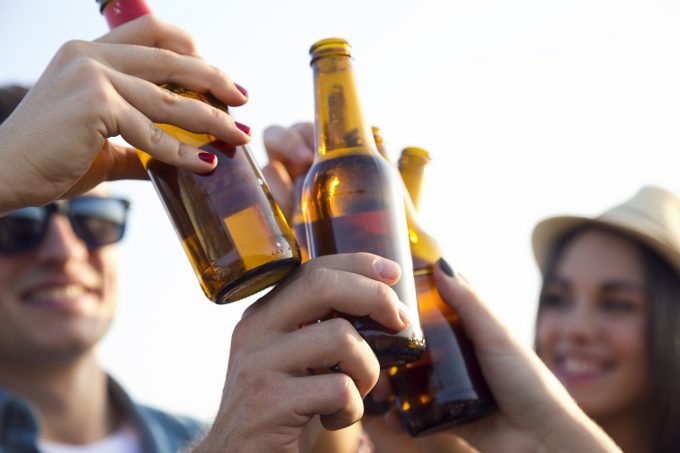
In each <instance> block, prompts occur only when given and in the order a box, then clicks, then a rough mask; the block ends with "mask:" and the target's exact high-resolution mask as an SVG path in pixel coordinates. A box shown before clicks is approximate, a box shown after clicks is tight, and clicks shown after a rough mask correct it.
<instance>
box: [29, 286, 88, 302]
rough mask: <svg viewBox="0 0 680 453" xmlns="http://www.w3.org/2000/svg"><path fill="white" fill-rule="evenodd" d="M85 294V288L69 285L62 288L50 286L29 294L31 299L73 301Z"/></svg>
mask: <svg viewBox="0 0 680 453" xmlns="http://www.w3.org/2000/svg"><path fill="white" fill-rule="evenodd" d="M83 294H85V288H83V287H82V286H80V285H76V284H71V285H64V286H52V287H50V288H45V289H41V290H38V291H35V292H33V293H32V294H31V299H38V300H41V299H75V298H76V297H80V296H82V295H83Z"/></svg>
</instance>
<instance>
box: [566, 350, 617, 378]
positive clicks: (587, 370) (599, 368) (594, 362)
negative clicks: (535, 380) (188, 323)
mask: <svg viewBox="0 0 680 453" xmlns="http://www.w3.org/2000/svg"><path fill="white" fill-rule="evenodd" d="M613 368H614V364H613V363H611V362H609V361H605V360H599V359H593V358H584V357H571V356H569V357H561V358H558V359H557V361H556V366H555V371H556V374H557V375H558V376H559V377H560V380H562V381H565V382H568V383H577V382H582V381H587V380H590V379H596V378H599V377H602V376H604V375H606V374H607V373H609V372H610V371H611V370H612V369H613Z"/></svg>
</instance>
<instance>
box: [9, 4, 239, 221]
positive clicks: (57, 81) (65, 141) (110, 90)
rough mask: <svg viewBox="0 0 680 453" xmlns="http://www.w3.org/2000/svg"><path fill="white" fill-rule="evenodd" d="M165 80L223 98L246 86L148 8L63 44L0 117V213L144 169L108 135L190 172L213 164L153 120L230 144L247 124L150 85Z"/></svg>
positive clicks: (230, 99)
mask: <svg viewBox="0 0 680 453" xmlns="http://www.w3.org/2000/svg"><path fill="white" fill-rule="evenodd" d="M166 82H167V83H176V84H178V85H180V86H182V87H184V88H187V89H190V90H194V91H197V92H210V93H211V94H213V95H214V96H215V97H216V98H218V99H219V100H221V101H222V102H224V103H225V104H227V105H241V104H243V103H245V102H246V100H247V96H246V94H245V90H243V89H242V88H240V87H238V86H237V85H236V84H234V83H233V82H232V81H231V80H230V79H229V78H228V77H227V76H226V75H225V74H224V73H222V72H221V71H219V70H217V69H216V68H215V67H213V66H211V65H209V64H208V63H206V62H205V61H203V60H202V59H201V58H200V57H198V54H197V50H196V46H195V44H194V42H193V39H192V38H191V37H190V36H189V35H188V34H187V33H185V32H184V31H182V30H180V29H178V28H176V27H174V26H172V25H169V24H166V23H164V22H161V21H160V20H158V19H156V18H155V17H154V16H144V17H141V18H139V19H137V20H134V21H132V22H129V23H127V24H124V25H122V26H120V27H118V28H116V29H115V30H113V31H111V32H110V33H108V34H107V35H105V36H103V37H102V38H100V39H98V40H96V41H93V42H86V41H71V42H68V43H66V44H64V45H63V46H62V47H61V49H60V50H59V51H58V52H57V54H56V55H55V56H54V58H53V59H52V61H51V62H50V64H49V65H48V67H47V68H46V69H45V71H44V72H43V74H42V75H41V77H40V79H39V80H38V81H37V82H36V84H35V86H33V88H32V89H31V90H30V91H29V92H28V94H27V95H26V98H25V99H24V100H23V101H22V102H21V104H20V105H19V106H18V107H17V109H16V110H15V112H14V113H13V114H12V115H11V116H10V117H9V118H8V119H7V120H6V121H5V122H4V123H3V124H2V125H1V126H0V158H2V161H3V165H2V166H1V167H0V213H2V212H7V211H10V210H12V209H16V208H19V207H23V206H33V205H42V204H45V203H48V202H50V201H52V200H54V199H56V198H59V197H62V196H65V195H74V194H78V193H82V192H85V191H87V190H88V189H90V188H92V187H94V186H96V185H97V184H98V183H100V182H102V181H106V180H114V179H124V178H136V179H144V178H146V176H145V172H144V170H143V168H142V166H141V164H140V162H139V159H138V158H137V156H136V153H135V152H134V150H132V149H130V148H127V147H123V146H120V145H117V144H114V143H111V142H109V141H107V138H109V137H114V136H117V135H121V136H122V137H123V138H124V139H125V141H127V142H128V143H129V144H131V145H132V146H134V147H136V148H139V149H142V150H144V151H146V152H148V153H149V154H150V155H152V156H153V157H154V158H156V159H158V160H161V161H163V162H166V163H168V164H171V165H176V166H178V167H181V168H185V169H187V170H190V171H193V172H197V173H205V172H208V171H210V170H212V169H213V168H214V167H215V165H216V163H215V162H214V161H213V162H210V161H204V160H202V159H201V158H200V156H199V153H200V152H201V151H200V150H199V149H197V148H194V147H192V146H189V145H186V144H184V143H182V142H180V141H178V140H176V139H175V138H173V137H171V136H170V135H168V134H167V133H166V132H164V131H163V130H161V129H160V128H159V127H157V126H156V125H155V124H154V123H168V124H172V125H175V126H178V127H181V128H183V129H186V130H189V131H192V132H197V133H208V134H212V135H214V136H216V137H217V138H218V139H220V140H222V141H225V142H227V143H231V144H234V145H238V144H244V143H246V142H248V141H249V139H250V137H249V135H248V133H247V131H248V129H247V127H244V126H243V125H239V124H238V123H235V122H234V121H233V120H232V118H231V117H230V116H229V115H228V114H226V113H224V112H223V111H221V110H219V109H216V108H214V107H212V106H210V105H208V104H205V103H203V102H200V101H197V100H193V99H188V98H185V97H182V96H179V95H177V94H174V93H172V92H170V91H168V90H165V89H163V88H160V87H159V86H158V85H159V84H162V83H166ZM204 157H209V156H204Z"/></svg>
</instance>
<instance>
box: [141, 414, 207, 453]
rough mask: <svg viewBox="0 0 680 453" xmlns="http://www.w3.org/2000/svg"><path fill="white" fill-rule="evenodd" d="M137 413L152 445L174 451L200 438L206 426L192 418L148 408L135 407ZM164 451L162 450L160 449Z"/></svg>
mask: <svg viewBox="0 0 680 453" xmlns="http://www.w3.org/2000/svg"><path fill="white" fill-rule="evenodd" d="M136 406H137V407H136V409H137V413H138V414H139V416H140V417H141V418H142V420H143V424H144V425H145V428H146V429H147V430H148V434H149V435H150V437H151V438H152V439H154V443H156V444H159V443H160V444H164V445H167V446H168V447H170V450H173V451H176V450H179V449H181V448H184V447H186V446H187V445H188V444H189V443H191V442H192V441H194V440H196V439H198V438H200V436H201V435H202V433H203V432H204V431H205V430H206V425H205V424H204V423H203V422H201V421H199V420H197V419H195V418H192V417H187V416H183V415H177V414H172V413H170V412H165V411H162V410H159V409H155V408H152V407H149V406H144V405H139V404H138V405H136ZM160 450H161V451H164V449H160Z"/></svg>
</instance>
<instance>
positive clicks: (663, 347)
mask: <svg viewBox="0 0 680 453" xmlns="http://www.w3.org/2000/svg"><path fill="white" fill-rule="evenodd" d="M593 230H595V231H604V232H607V233H611V234H614V235H617V236H619V237H622V238H625V239H627V240H629V241H631V242H632V243H633V244H634V245H635V246H636V247H637V249H638V251H639V253H640V259H641V261H642V266H643V268H644V277H645V282H646V287H647V300H648V301H649V303H648V309H647V310H648V311H647V314H648V316H647V325H646V341H647V357H648V367H649V377H650V382H649V387H650V389H649V390H650V391H649V395H650V397H649V407H650V408H653V414H652V415H651V417H650V427H651V429H652V432H651V433H650V434H651V439H652V442H653V445H652V447H653V448H652V450H651V451H655V452H672V451H678V449H679V448H680V429H678V427H679V426H680V273H679V272H678V271H677V270H675V269H674V268H673V267H672V266H671V265H670V264H669V263H668V262H667V261H666V260H665V259H663V258H662V257H661V256H659V255H658V254H657V253H656V252H655V251H654V250H652V249H651V248H650V247H649V246H647V245H645V244H643V243H641V242H639V241H637V240H635V239H634V238H632V237H631V236H629V235H627V234H625V233H624V232H622V231H619V230H616V229H613V228H607V227H605V226H602V225H594V224H593V225H585V226H582V227H579V228H576V229H574V230H572V231H570V232H569V233H567V234H565V235H564V236H562V237H561V238H560V239H559V240H558V241H557V242H556V244H555V246H554V247H553V249H552V251H551V253H550V255H549V257H548V260H547V266H546V267H545V272H544V273H543V284H545V282H546V281H549V279H550V278H552V276H553V275H554V274H555V268H556V267H557V263H558V261H559V259H560V258H561V256H562V254H563V253H564V251H565V250H566V247H567V246H568V245H569V243H570V242H571V241H573V240H574V239H575V238H576V237H578V236H580V235H581V234H583V233H584V232H586V231H593ZM542 292H543V288H541V293H542ZM542 299H543V298H542V297H539V305H538V313H539V316H538V317H540V312H541V309H542ZM538 317H537V318H536V319H537V322H538Z"/></svg>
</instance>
